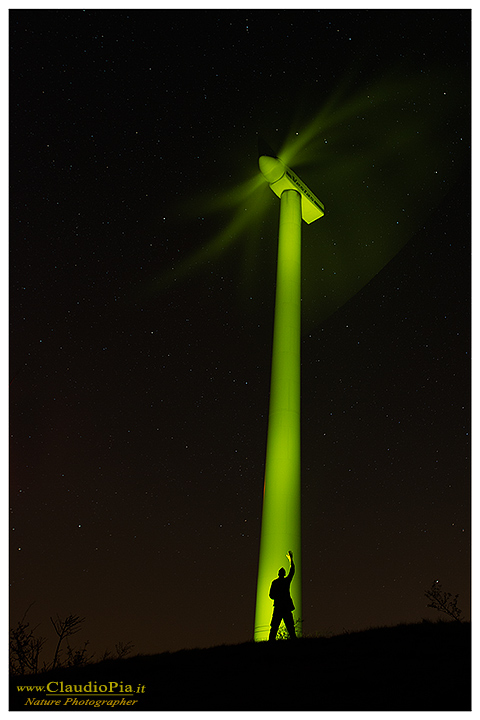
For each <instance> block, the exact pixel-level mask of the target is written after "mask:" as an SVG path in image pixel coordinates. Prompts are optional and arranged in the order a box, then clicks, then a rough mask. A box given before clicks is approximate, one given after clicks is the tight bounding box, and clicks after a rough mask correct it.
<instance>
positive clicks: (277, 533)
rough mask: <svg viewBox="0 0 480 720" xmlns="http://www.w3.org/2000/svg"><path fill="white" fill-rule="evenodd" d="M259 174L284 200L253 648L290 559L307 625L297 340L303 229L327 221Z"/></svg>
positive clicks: (273, 174) (268, 161)
mask: <svg viewBox="0 0 480 720" xmlns="http://www.w3.org/2000/svg"><path fill="white" fill-rule="evenodd" d="M258 163H259V166H260V171H261V173H262V174H263V176H264V177H265V179H266V180H267V182H268V183H269V185H270V187H271V189H272V190H273V192H274V193H275V194H276V195H278V197H279V198H280V223H279V231H278V259H277V286H276V295H275V321H274V331H273V350H272V374H271V381H270V408H269V416H268V437H267V454H266V461H265V484H264V490H263V511H262V528H261V537H260V557H259V564H258V580H257V602H256V610H255V631H254V638H255V640H257V641H259V640H267V639H268V634H269V630H270V620H271V617H272V601H271V600H270V598H269V596H268V593H269V590H270V584H271V582H272V580H274V579H275V577H276V576H277V573H278V570H279V568H280V567H282V566H283V565H285V555H286V553H287V551H289V550H291V551H292V552H293V557H294V562H295V577H294V579H293V582H292V585H291V588H290V592H291V596H292V599H293V602H294V605H295V611H294V615H293V617H294V620H295V621H297V620H299V619H301V617H302V563H301V559H302V558H301V537H300V535H301V528H300V526H301V522H300V495H301V490H300V333H301V327H300V322H301V315H300V302H301V299H300V298H301V223H302V219H303V220H305V222H307V223H311V222H313V221H314V220H317V218H320V217H322V215H324V207H323V204H322V203H321V202H320V200H318V198H317V197H315V195H314V194H313V193H312V192H311V190H309V189H308V187H307V186H306V185H305V184H304V183H303V182H302V181H301V180H300V178H299V177H298V176H297V175H296V174H295V173H294V172H293V171H292V170H290V169H289V168H288V167H287V166H286V165H285V164H284V163H283V162H282V161H281V160H280V159H279V158H276V157H271V156H269V155H262V156H261V157H260V159H259V161H258Z"/></svg>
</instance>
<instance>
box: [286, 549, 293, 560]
mask: <svg viewBox="0 0 480 720" xmlns="http://www.w3.org/2000/svg"><path fill="white" fill-rule="evenodd" d="M287 557H288V559H289V560H290V562H291V561H292V560H293V553H292V551H291V550H289V551H288V553H287Z"/></svg>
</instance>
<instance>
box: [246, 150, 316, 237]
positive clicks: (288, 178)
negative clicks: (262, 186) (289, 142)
mask: <svg viewBox="0 0 480 720" xmlns="http://www.w3.org/2000/svg"><path fill="white" fill-rule="evenodd" d="M258 165H259V167H260V172H261V173H262V175H263V177H264V178H265V180H266V181H267V182H268V184H269V185H270V187H271V188H272V190H273V192H274V193H275V195H277V196H278V197H281V196H282V193H283V191H284V190H296V191H297V192H298V193H300V195H301V198H302V220H305V222H306V223H308V224H310V223H312V222H313V221H314V220H318V218H321V217H322V216H323V215H325V209H324V206H323V203H322V202H320V200H319V199H318V198H317V197H316V195H314V193H313V192H312V191H311V190H310V189H309V188H308V187H307V186H306V185H305V183H304V182H302V180H300V178H299V177H298V175H297V174H296V173H294V172H293V170H290V168H289V167H287V166H286V165H285V163H283V162H282V161H281V160H280V159H279V158H277V157H272V156H271V155H261V156H260V157H259V159H258Z"/></svg>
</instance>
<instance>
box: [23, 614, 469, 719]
mask: <svg viewBox="0 0 480 720" xmlns="http://www.w3.org/2000/svg"><path fill="white" fill-rule="evenodd" d="M272 677H273V678H275V682H274V683H273V684H272V680H271V678H272ZM282 678H284V681H282ZM49 681H55V682H56V683H59V682H60V681H63V682H64V684H65V686H66V685H68V684H71V685H73V684H75V685H77V686H78V685H85V684H86V683H88V682H92V683H97V687H99V686H100V685H102V683H105V684H107V683H109V682H118V683H120V682H121V683H123V688H125V686H126V685H127V684H128V685H131V686H132V688H134V689H135V690H136V689H137V688H138V687H139V686H140V687H141V688H143V689H144V692H141V693H140V694H134V696H133V697H134V698H135V699H136V700H137V702H136V703H135V705H134V706H133V707H131V706H125V705H124V706H121V707H118V706H117V707H114V709H115V710H123V709H125V710H150V711H151V710H170V711H172V710H178V711H188V710H190V711H199V710H223V711H226V710H230V711H236V710H257V711H264V710H324V711H328V710H330V711H335V710H350V711H356V710H370V711H374V710H383V711H394V710H404V711H405V710H407V711H410V710H416V711H446V710H449V711H468V710H470V709H471V627H470V623H460V622H435V623H432V622H427V621H423V622H421V623H416V624H408V625H396V626H394V627H380V628H372V629H369V630H365V631H362V632H355V633H344V634H342V635H336V636H333V637H330V638H321V637H320V638H301V639H299V640H298V642H297V641H296V642H292V641H290V640H283V641H277V642H276V643H268V642H262V643H254V642H247V643H243V644H239V645H221V646H217V647H212V648H206V649H193V650H181V651H178V652H174V653H169V652H165V653H161V654H158V655H137V656H134V657H131V658H125V659H121V660H105V661H102V662H99V663H94V664H91V665H88V666H85V667H81V668H69V669H57V670H55V671H50V672H49V673H44V674H42V675H36V676H33V675H29V676H24V677H19V676H14V677H12V678H11V689H10V709H11V710H42V709H43V710H49V711H50V710H55V709H57V710H63V711H65V710H66V709H68V710H81V711H85V710H88V709H92V710H95V709H96V710H97V711H98V710H99V709H102V708H98V707H97V708H95V707H89V706H85V705H83V704H82V705H80V704H76V705H72V704H70V705H69V706H67V707H65V705H64V704H63V703H64V701H65V699H66V696H68V691H67V695H66V696H62V698H61V700H62V705H60V706H55V707H51V706H49V707H45V706H44V705H39V704H38V703H37V704H36V705H31V704H29V705H28V706H26V705H25V703H26V701H27V698H36V699H37V700H41V699H45V697H46V695H45V692H42V691H41V690H38V689H37V690H35V686H37V687H41V686H46V684H47V683H48V682H49ZM19 686H25V687H30V688H32V689H31V690H23V691H22V692H19V691H18V689H17V687H19ZM65 686H64V687H65ZM53 687H54V688H55V689H58V688H59V685H55V686H53ZM50 697H52V696H50ZM53 697H58V698H60V696H59V695H55V696H53ZM76 697H77V700H78V699H82V696H81V695H78V694H77V696H76ZM90 697H93V696H86V695H83V699H85V698H90ZM98 697H99V696H97V698H98ZM102 697H103V698H104V699H105V698H107V699H108V698H110V699H111V697H112V695H108V694H107V695H103V696H102ZM107 708H108V709H112V707H111V706H110V707H109V706H106V704H105V707H103V709H107Z"/></svg>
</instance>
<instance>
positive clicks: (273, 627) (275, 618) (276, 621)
mask: <svg viewBox="0 0 480 720" xmlns="http://www.w3.org/2000/svg"><path fill="white" fill-rule="evenodd" d="M281 622H282V613H280V612H278V610H276V609H275V608H274V609H273V615H272V621H271V623H270V635H269V636H268V640H269V641H274V640H275V638H276V637H277V632H278V628H279V627H280V623H281Z"/></svg>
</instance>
